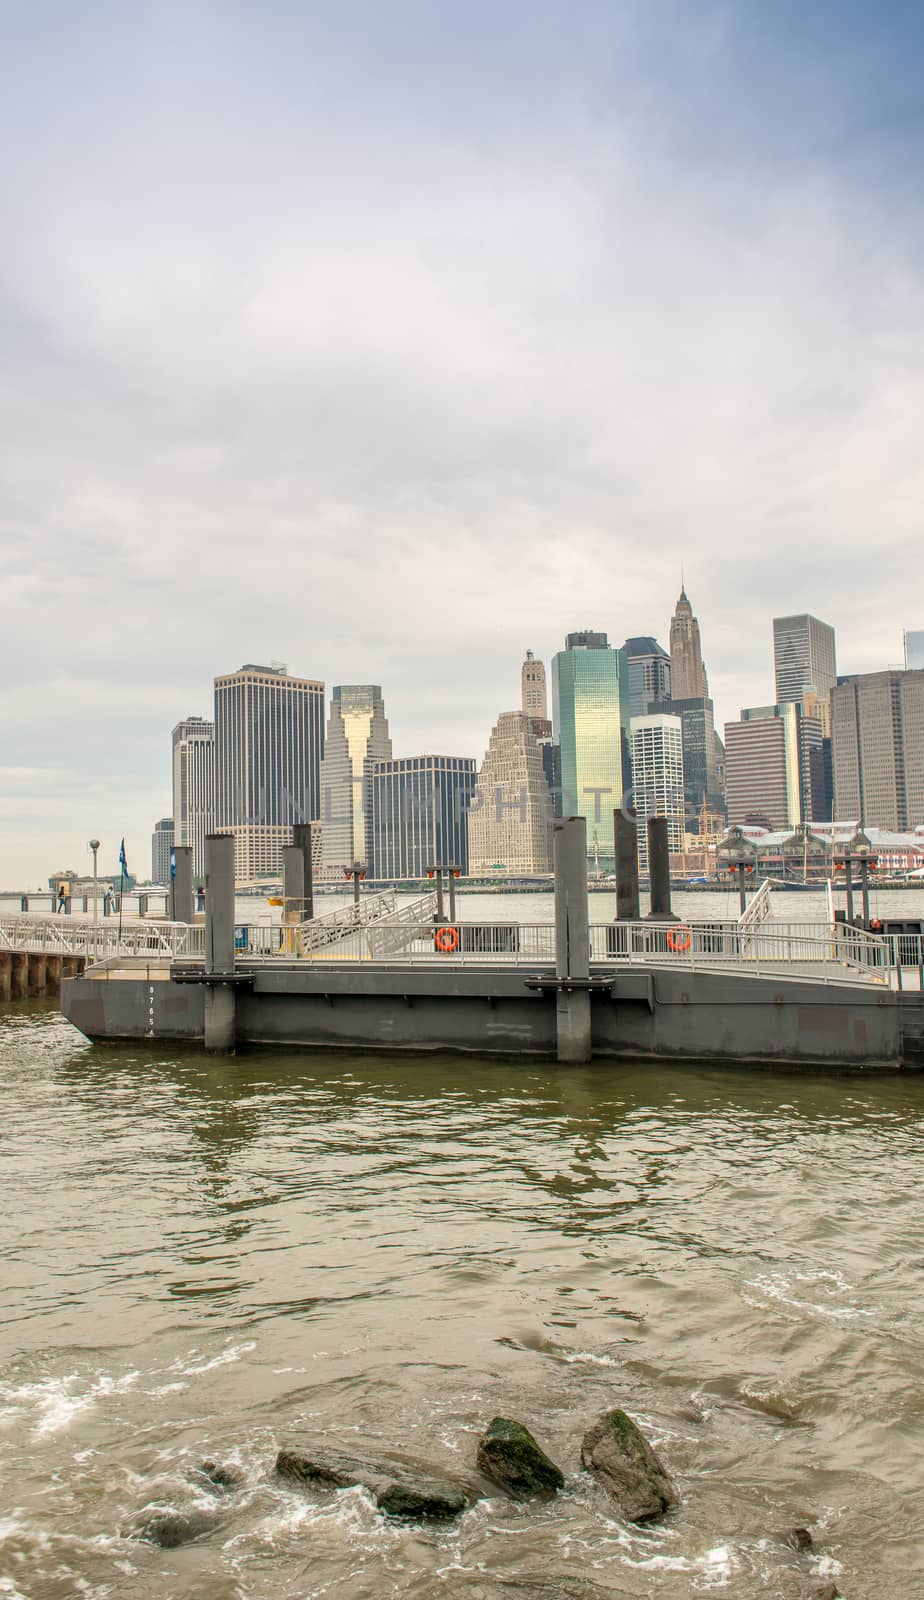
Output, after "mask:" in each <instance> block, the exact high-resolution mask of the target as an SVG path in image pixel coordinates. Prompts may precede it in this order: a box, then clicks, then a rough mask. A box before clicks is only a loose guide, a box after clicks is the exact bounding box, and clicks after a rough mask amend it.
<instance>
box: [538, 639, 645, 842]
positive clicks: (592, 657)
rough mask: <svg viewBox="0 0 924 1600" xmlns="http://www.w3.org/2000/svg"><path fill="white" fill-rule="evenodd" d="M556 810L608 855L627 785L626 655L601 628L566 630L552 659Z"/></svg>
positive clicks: (630, 767)
mask: <svg viewBox="0 0 924 1600" xmlns="http://www.w3.org/2000/svg"><path fill="white" fill-rule="evenodd" d="M552 723H553V728H554V734H555V740H556V743H557V744H558V747H559V758H560V762H561V785H560V787H561V809H562V814H563V815H565V816H583V817H585V818H586V820H587V848H588V851H589V852H590V854H591V855H593V856H594V857H597V856H603V857H606V858H607V859H609V860H612V859H613V811H614V808H615V807H617V806H619V805H620V804H621V803H622V798H623V795H624V794H625V792H626V790H627V789H629V788H630V787H631V783H632V764H631V756H630V754H629V714H628V674H627V666H626V658H625V656H624V655H623V653H622V651H621V650H614V649H613V648H612V647H611V646H610V644H609V641H608V639H607V636H606V634H605V633H594V632H591V631H590V630H585V631H583V632H579V633H569V634H568V635H567V637H566V639H565V648H564V650H560V651H559V652H558V654H557V655H556V656H555V657H554V659H553V662H552Z"/></svg>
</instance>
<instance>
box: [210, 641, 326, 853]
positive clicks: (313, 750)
mask: <svg viewBox="0 0 924 1600" xmlns="http://www.w3.org/2000/svg"><path fill="white" fill-rule="evenodd" d="M323 754H324V685H323V683H318V682H315V681H314V680H313V679H310V678H293V677H290V676H289V675H288V673H287V672H286V669H285V667H281V666H269V667H263V666H256V665H253V664H247V665H246V666H243V667H241V668H240V670H239V671H238V672H231V673H228V674H226V675H225V676H224V677H220V678H216V679H215V822H216V827H217V829H218V831H219V832H221V833H233V835H234V874H235V880H236V881H237V883H239V884H241V883H248V882H251V881H253V880H254V879H256V878H261V877H267V876H278V874H279V873H280V872H281V870H282V848H283V846H284V845H286V844H288V843H290V842H291V838H292V826H293V824H294V823H296V822H312V821H316V820H318V818H319V817H320V806H321V760H322V757H323Z"/></svg>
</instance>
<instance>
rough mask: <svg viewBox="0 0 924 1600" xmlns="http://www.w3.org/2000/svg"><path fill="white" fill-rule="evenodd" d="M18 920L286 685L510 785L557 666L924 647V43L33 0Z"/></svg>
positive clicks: (728, 697)
mask: <svg viewBox="0 0 924 1600" xmlns="http://www.w3.org/2000/svg"><path fill="white" fill-rule="evenodd" d="M0 23H2V28H3V39H4V48H3V52H2V59H0V216H2V219H3V247H2V250H0V574H2V583H0V651H2V666H3V679H2V682H3V693H2V695H0V807H2V817H0V887H2V888H8V889H17V888H24V887H30V886H31V887H34V886H35V885H36V884H37V883H39V882H41V881H43V880H44V879H46V878H47V877H48V875H49V874H50V873H52V872H54V871H56V870H57V869H59V868H64V867H75V868H76V869H78V870H80V869H81V868H83V867H85V866H87V865H88V863H89V855H88V850H87V840H88V839H89V838H90V837H91V836H93V835H96V836H98V837H99V838H100V839H101V840H102V841H103V848H102V851H101V866H103V867H111V866H112V865H113V864H114V863H115V861H116V857H117V851H118V842H119V839H120V837H122V836H123V835H124V836H125V839H126V849H127V854H128V861H129V866H130V867H131V868H132V870H133V871H135V872H137V873H139V874H140V875H142V876H146V875H147V874H148V873H149V872H150V834H151V829H152V827H153V824H154V822H155V821H156V819H157V818H159V817H161V816H164V815H167V814H168V813H169V811H170V809H171V798H170V732H171V728H172V727H173V725H174V723H176V722H177V721H178V720H179V719H180V718H182V717H184V716H187V715H190V714H198V715H210V712H211V704H212V680H213V678H214V677H215V675H216V674H218V673H224V672H227V671H233V670H234V669H235V668H237V667H238V666H240V665H241V664H242V663H243V662H245V661H257V662H268V661H282V662H286V663H287V664H288V666H289V669H290V671H292V672H294V673H297V674H299V675H303V676H306V677H312V678H320V679H323V680H324V681H325V683H326V684H327V685H328V687H330V686H332V685H333V684H337V683H351V682H352V683H357V682H375V683H380V684H381V685H382V687H383V690H384V694H385V702H386V710H387V712H388V716H389V720H390V724H391V732H392V737H393V741H394V747H395V753H396V754H398V755H410V754H415V753H420V752H423V751H431V752H440V753H447V754H458V755H471V756H475V757H477V758H478V759H480V758H481V755H482V754H483V751H484V749H485V747H486V745H487V741H488V737H489V734H490V730H491V726H492V724H493V722H494V720H495V718H496V716H497V715H498V713H499V712H501V711H504V710H509V709H512V708H514V707H515V706H516V705H517V704H518V701H519V669H520V663H521V660H522V657H523V654H524V652H525V650H526V649H527V648H530V649H532V650H533V651H535V653H536V654H537V655H540V656H542V657H543V658H544V659H545V660H546V662H549V661H550V658H551V656H552V655H553V654H554V652H555V651H556V650H557V649H559V648H561V645H562V642H563V638H564V635H565V633H566V632H568V631H572V630H574V629H578V628H586V627H590V628H595V629H602V630H604V631H606V632H607V633H608V634H609V636H610V639H611V641H612V642H614V643H616V644H621V643H622V641H623V640H624V639H625V638H626V637H627V636H631V635H639V634H647V633H653V634H655V635H656V636H657V637H659V638H660V639H661V640H662V642H665V643H666V641H667V633H668V627H669V620H670V616H671V612H672V610H673V607H674V604H675V601H676V598H677V594H678V592H679V588H680V573H681V565H682V566H683V571H684V577H685V582H686V588H687V592H688V593H689V595H690V599H691V601H692V603H693V606H694V610H695V611H696V613H697V615H698V617H699V620H700V626H701V630H702V639H703V650H704V655H705V658H706V664H707V668H708V671H709V676H710V684H711V688H712V692H713V697H714V699H715V703H716V714H717V720H718V722H719V723H720V724H721V722H722V721H724V720H725V719H728V718H731V717H735V716H737V714H738V711H739V708H740V707H741V706H744V705H751V704H763V703H767V702H768V701H770V700H772V698H773V689H772V683H773V679H772V653H771V619H772V617H773V616H774V615H779V614H783V613H787V612H792V611H804V610H807V611H811V612H814V613H815V614H816V615H818V616H821V617H823V618H824V619H825V620H826V621H828V622H831V623H833V624H834V626H835V627H836V629H837V648H838V667H839V670H841V671H872V670H875V669H877V668H879V667H882V666H885V665H888V664H892V663H896V662H898V661H900V659H901V653H902V628H903V627H909V628H914V627H919V628H920V627H924V579H922V555H924V541H922V523H924V450H922V436H924V212H922V206H921V191H920V183H921V177H920V175H921V172H922V170H924V88H922V85H924V7H921V6H920V5H919V4H917V3H915V4H904V3H897V0H881V3H880V4H879V5H878V6H876V7H875V8H874V7H872V6H870V5H869V4H867V3H865V0H864V3H863V4H859V3H854V0H840V3H837V4H834V3H829V0H818V3H812V0H808V3H807V4H805V3H803V4H800V5H796V4H795V3H792V0H774V4H773V5H761V4H758V3H757V0H716V3H712V0H608V3H603V0H581V4H579V5H575V4H574V0H561V3H559V0H554V3H553V0H528V3H527V0H505V3H504V4H503V5H501V6H498V5H497V4H496V3H494V0H491V3H484V0H466V3H465V4H462V3H457V0H388V3H385V4H383V3H382V0H368V3H361V0H337V3H336V4H334V3H328V0H317V3H311V0H302V3H294V0H261V3H259V4H257V3H243V0H220V3H217V0H216V3H215V4H207V3H201V0H200V3H197V0H183V3H182V4H175V3H172V0H159V3H158V4H157V5H156V6H126V5H124V4H123V3H122V0H112V3H106V0H81V3H80V4H73V3H72V0H0Z"/></svg>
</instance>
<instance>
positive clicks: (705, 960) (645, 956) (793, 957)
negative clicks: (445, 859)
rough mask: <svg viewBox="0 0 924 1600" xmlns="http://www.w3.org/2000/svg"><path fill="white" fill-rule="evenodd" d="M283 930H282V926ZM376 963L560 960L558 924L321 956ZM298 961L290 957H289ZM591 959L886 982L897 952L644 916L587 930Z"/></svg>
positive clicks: (432, 930)
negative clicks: (655, 921) (648, 919)
mask: <svg viewBox="0 0 924 1600" xmlns="http://www.w3.org/2000/svg"><path fill="white" fill-rule="evenodd" d="M277 931H278V930H277ZM326 957H328V958H330V959H336V960H338V961H340V960H342V961H370V962H378V963H382V964H397V965H401V966H405V965H411V966H421V965H426V966H433V967H439V968H443V969H446V970H451V969H452V968H453V967H465V966H470V965H475V966H477V965H484V964H486V963H489V964H490V965H492V966H494V965H501V966H514V967H528V968H535V967H554V964H555V928H554V926H553V925H552V924H550V923H523V922H518V923H470V922H456V923H454V924H452V926H451V927H450V926H448V925H446V924H437V923H434V922H432V921H428V922H421V923H413V922H411V921H409V920H405V921H404V922H403V923H402V924H400V925H396V924H394V923H391V924H385V925H383V924H378V925H371V926H368V927H365V928H358V929H356V930H355V931H354V932H353V933H351V934H347V935H346V936H345V937H344V938H342V939H341V940H340V941H339V942H338V943H337V946H336V949H335V950H334V951H321V952H318V958H319V959H321V960H324V959H325V958H326ZM290 959H291V957H290ZM590 959H591V964H592V965H593V966H595V967H597V968H610V969H618V968H620V967H624V966H648V965H651V964H652V963H654V964H663V965H665V966H671V967H674V968H675V969H676V968H678V967H682V968H684V969H686V970H692V971H707V970H713V971H716V970H724V971H734V970H737V971H739V972H747V973H749V974H751V975H754V976H761V975H771V974H773V975H777V976H780V975H783V974H784V973H785V975H786V976H787V977H799V976H802V977H805V978H813V979H821V980H823V981H825V982H831V981H836V980H840V981H842V982H843V981H853V982H855V981H857V979H861V980H865V981H868V982H874V983H883V984H888V983H889V982H890V981H891V972H890V965H891V959H892V952H891V950H890V948H889V946H888V943H887V941H885V940H882V939H877V938H876V937H875V936H874V935H872V934H867V933H864V932H863V931H862V930H861V929H855V928H846V929H845V928H842V927H840V926H838V927H837V928H836V929H831V928H830V927H828V926H827V925H820V926H813V925H811V924H803V923H796V924H792V925H782V924H772V925H769V926H768V925H766V924H765V925H764V927H763V928H762V929H759V930H757V931H756V932H748V931H745V932H744V933H742V931H741V929H740V928H739V927H738V924H737V923H735V922H730V923H721V922H717V923H697V924H685V923H678V924H674V925H665V924H663V923H662V924H652V923H646V922H631V923H625V922H623V923H596V924H593V925H592V926H591V928H590Z"/></svg>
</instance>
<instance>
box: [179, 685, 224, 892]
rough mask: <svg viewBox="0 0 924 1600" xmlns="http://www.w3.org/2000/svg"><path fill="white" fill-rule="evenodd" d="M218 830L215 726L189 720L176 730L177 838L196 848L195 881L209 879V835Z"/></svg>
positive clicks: (193, 854) (203, 721) (203, 720)
mask: <svg viewBox="0 0 924 1600" xmlns="http://www.w3.org/2000/svg"><path fill="white" fill-rule="evenodd" d="M214 828H215V724H214V722H208V721H207V720H206V718H205V717H186V718H184V720H183V721H182V722H178V723H177V725H176V727H175V728H174V730H173V838H174V843H176V844H181V845H188V846H190V848H191V849H192V870H193V877H194V878H203V877H204V876H205V836H206V834H207V833H211V832H212V831H213V830H214Z"/></svg>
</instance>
